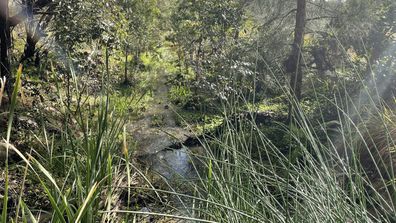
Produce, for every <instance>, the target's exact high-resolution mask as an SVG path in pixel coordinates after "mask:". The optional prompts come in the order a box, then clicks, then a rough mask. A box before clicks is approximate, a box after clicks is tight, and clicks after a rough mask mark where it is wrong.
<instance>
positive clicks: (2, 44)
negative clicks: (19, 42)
mask: <svg viewBox="0 0 396 223" xmlns="http://www.w3.org/2000/svg"><path fill="white" fill-rule="evenodd" d="M8 19H9V11H8V0H0V72H1V76H2V77H3V76H5V77H6V78H7V86H6V91H7V94H8V96H9V98H11V89H12V87H11V75H10V74H11V72H10V61H9V55H8V49H9V46H10V41H11V38H10V25H9V21H8Z"/></svg>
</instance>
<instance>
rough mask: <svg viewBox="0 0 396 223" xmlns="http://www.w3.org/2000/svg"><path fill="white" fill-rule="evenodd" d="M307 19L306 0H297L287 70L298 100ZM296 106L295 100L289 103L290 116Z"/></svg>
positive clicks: (299, 98) (292, 89) (297, 100)
mask: <svg viewBox="0 0 396 223" xmlns="http://www.w3.org/2000/svg"><path fill="white" fill-rule="evenodd" d="M305 20H306V0H297V12H296V24H295V30H294V41H293V48H292V52H291V54H290V56H289V58H288V59H287V62H286V63H287V65H286V66H288V67H287V71H288V72H290V93H291V95H292V96H294V98H295V99H296V102H299V101H300V100H301V88H302V79H303V71H302V65H303V61H302V48H303V46H304V31H305ZM293 110H294V106H293V101H290V104H289V118H288V120H289V121H290V119H291V116H292V114H293Z"/></svg>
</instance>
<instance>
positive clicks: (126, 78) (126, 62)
mask: <svg viewBox="0 0 396 223" xmlns="http://www.w3.org/2000/svg"><path fill="white" fill-rule="evenodd" d="M124 66H125V67H124V68H125V70H124V84H128V83H129V81H128V46H125V61H124Z"/></svg>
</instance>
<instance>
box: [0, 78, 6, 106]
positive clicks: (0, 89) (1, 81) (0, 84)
mask: <svg viewBox="0 0 396 223" xmlns="http://www.w3.org/2000/svg"><path fill="white" fill-rule="evenodd" d="M6 81H7V80H6V77H3V78H0V106H1V100H2V99H3V94H4V89H5V85H6Z"/></svg>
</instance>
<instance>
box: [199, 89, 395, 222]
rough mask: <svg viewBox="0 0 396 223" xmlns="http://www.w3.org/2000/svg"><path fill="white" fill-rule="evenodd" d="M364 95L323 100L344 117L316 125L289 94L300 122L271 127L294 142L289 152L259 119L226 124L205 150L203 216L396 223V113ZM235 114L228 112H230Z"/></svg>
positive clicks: (369, 94)
mask: <svg viewBox="0 0 396 223" xmlns="http://www.w3.org/2000/svg"><path fill="white" fill-rule="evenodd" d="M364 84H366V83H364ZM279 87H282V86H279ZM373 88H376V86H373ZM365 89H367V88H365ZM344 90H345V89H344ZM285 92H287V89H285ZM374 92H375V91H374ZM286 94H287V93H286ZM363 95H364V97H365V100H360V101H356V98H354V97H352V96H351V95H349V94H348V93H346V94H342V96H335V98H334V99H335V100H334V99H330V98H324V100H328V101H331V102H332V103H333V107H334V108H336V109H335V111H336V112H337V113H338V119H337V120H332V121H331V122H324V121H323V122H313V121H312V120H311V119H309V118H307V117H306V115H305V112H304V110H303V109H302V108H301V107H300V106H299V103H297V102H296V101H294V100H295V99H294V98H293V97H292V96H291V95H289V100H291V101H294V102H293V103H294V104H295V110H296V112H295V114H294V120H293V122H292V123H291V124H290V125H289V126H285V125H284V124H282V123H273V124H272V127H274V126H277V128H278V131H279V132H283V134H284V135H285V136H287V137H285V138H284V139H285V140H287V142H288V143H289V146H288V148H286V151H287V152H286V153H285V148H279V146H277V145H276V143H275V142H274V141H273V139H271V138H269V137H268V135H267V131H263V130H265V127H262V126H258V125H256V123H255V121H254V113H252V114H251V117H250V118H248V119H247V120H242V121H240V122H239V123H238V122H237V123H235V121H234V120H231V119H227V117H226V119H225V128H224V129H223V132H222V135H221V136H220V137H217V138H214V139H212V140H211V141H210V142H209V143H207V144H206V151H207V155H208V157H207V158H206V161H205V162H206V163H207V167H206V168H207V175H206V176H205V177H203V178H202V179H201V182H200V186H202V187H203V190H200V191H197V195H198V196H199V197H200V198H201V199H206V200H207V202H202V200H200V201H199V202H197V204H198V205H197V209H198V211H197V212H196V213H198V215H197V216H199V217H200V218H204V219H210V220H215V221H217V222H395V220H396V215H395V213H396V209H395V204H396V203H395V201H396V200H395V196H396V194H395V189H396V188H395V185H396V184H395V177H394V171H395V170H394V168H395V164H394V163H393V162H394V157H395V155H394V151H395V150H394V148H395V142H394V140H395V139H396V135H395V132H396V125H395V124H396V123H395V121H396V114H394V113H393V111H392V110H391V109H388V108H387V106H386V105H385V104H384V103H382V102H381V101H380V100H378V98H380V97H379V95H375V94H374V96H373V92H372V91H370V92H369V91H368V90H363V91H362V92H361V94H360V97H362V96H363ZM322 99H323V98H322ZM233 107H237V106H235V105H234V104H232V103H231V104H229V105H226V106H225V113H229V111H230V110H232V108H233ZM324 109H326V108H324ZM334 124H335V125H334ZM329 126H336V127H331V128H330V127H329ZM331 132H332V133H331ZM334 132H336V133H334ZM224 207H227V208H224Z"/></svg>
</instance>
